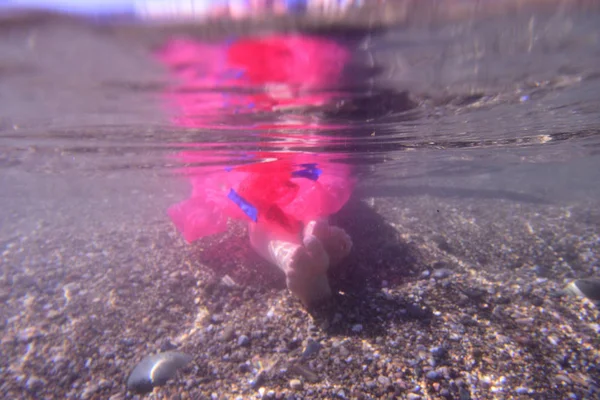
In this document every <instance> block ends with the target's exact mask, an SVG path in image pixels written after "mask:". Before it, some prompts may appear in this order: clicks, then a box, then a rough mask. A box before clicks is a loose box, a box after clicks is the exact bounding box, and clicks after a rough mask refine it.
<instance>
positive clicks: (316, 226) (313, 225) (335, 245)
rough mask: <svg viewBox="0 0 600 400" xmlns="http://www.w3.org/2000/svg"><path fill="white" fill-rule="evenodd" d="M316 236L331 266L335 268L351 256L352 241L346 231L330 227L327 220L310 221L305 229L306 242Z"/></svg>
mask: <svg viewBox="0 0 600 400" xmlns="http://www.w3.org/2000/svg"><path fill="white" fill-rule="evenodd" d="M311 236H314V237H316V238H317V239H319V240H320V241H321V243H322V244H323V247H324V248H325V251H326V252H327V255H328V256H329V265H330V266H335V265H337V264H339V263H340V262H341V261H342V260H343V259H344V258H346V257H347V256H348V254H350V250H351V249H352V239H351V238H350V236H349V235H348V234H347V233H346V231H345V230H343V229H342V228H339V227H337V226H332V225H329V223H328V222H327V221H325V220H318V221H310V222H309V223H308V224H306V227H305V228H304V240H306V238H308V237H311Z"/></svg>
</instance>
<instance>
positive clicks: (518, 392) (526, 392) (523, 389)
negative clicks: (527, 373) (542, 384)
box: [515, 386, 531, 394]
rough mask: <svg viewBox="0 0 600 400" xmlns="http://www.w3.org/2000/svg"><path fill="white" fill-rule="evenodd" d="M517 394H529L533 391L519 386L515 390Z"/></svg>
mask: <svg viewBox="0 0 600 400" xmlns="http://www.w3.org/2000/svg"><path fill="white" fill-rule="evenodd" d="M515 392H517V394H529V393H530V392H531V389H529V388H526V387H523V386H519V387H518V388H516V389H515Z"/></svg>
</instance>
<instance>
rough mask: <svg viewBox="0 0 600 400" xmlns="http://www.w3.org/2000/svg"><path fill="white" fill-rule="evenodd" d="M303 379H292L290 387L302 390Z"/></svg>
mask: <svg viewBox="0 0 600 400" xmlns="http://www.w3.org/2000/svg"><path fill="white" fill-rule="evenodd" d="M302 387H303V385H302V381H301V380H300V379H292V380H290V388H292V389H293V390H302Z"/></svg>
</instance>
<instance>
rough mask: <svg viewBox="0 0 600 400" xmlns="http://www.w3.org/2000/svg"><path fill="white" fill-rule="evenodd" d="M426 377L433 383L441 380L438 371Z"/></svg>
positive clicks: (429, 373)
mask: <svg viewBox="0 0 600 400" xmlns="http://www.w3.org/2000/svg"><path fill="white" fill-rule="evenodd" d="M425 377H426V378H427V379H429V380H431V381H437V380H438V379H440V374H438V373H437V371H433V370H432V371H429V372H428V373H427V374H425Z"/></svg>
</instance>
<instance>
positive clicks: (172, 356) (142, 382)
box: [127, 351, 192, 393]
mask: <svg viewBox="0 0 600 400" xmlns="http://www.w3.org/2000/svg"><path fill="white" fill-rule="evenodd" d="M190 361H192V357H191V356H189V355H187V354H184V353H180V352H177V351H167V352H164V353H159V354H153V355H150V356H147V357H145V358H144V359H142V361H140V362H139V363H138V364H137V365H136V366H135V368H134V369H133V371H131V374H130V375H129V378H127V389H128V390H131V391H132V392H136V393H148V392H151V391H152V389H153V388H154V387H155V386H161V385H164V384H165V383H166V382H167V381H168V380H169V379H171V378H173V377H174V376H175V373H176V372H177V370H178V369H179V368H181V367H183V366H185V365H186V364H187V363H189V362H190Z"/></svg>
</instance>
